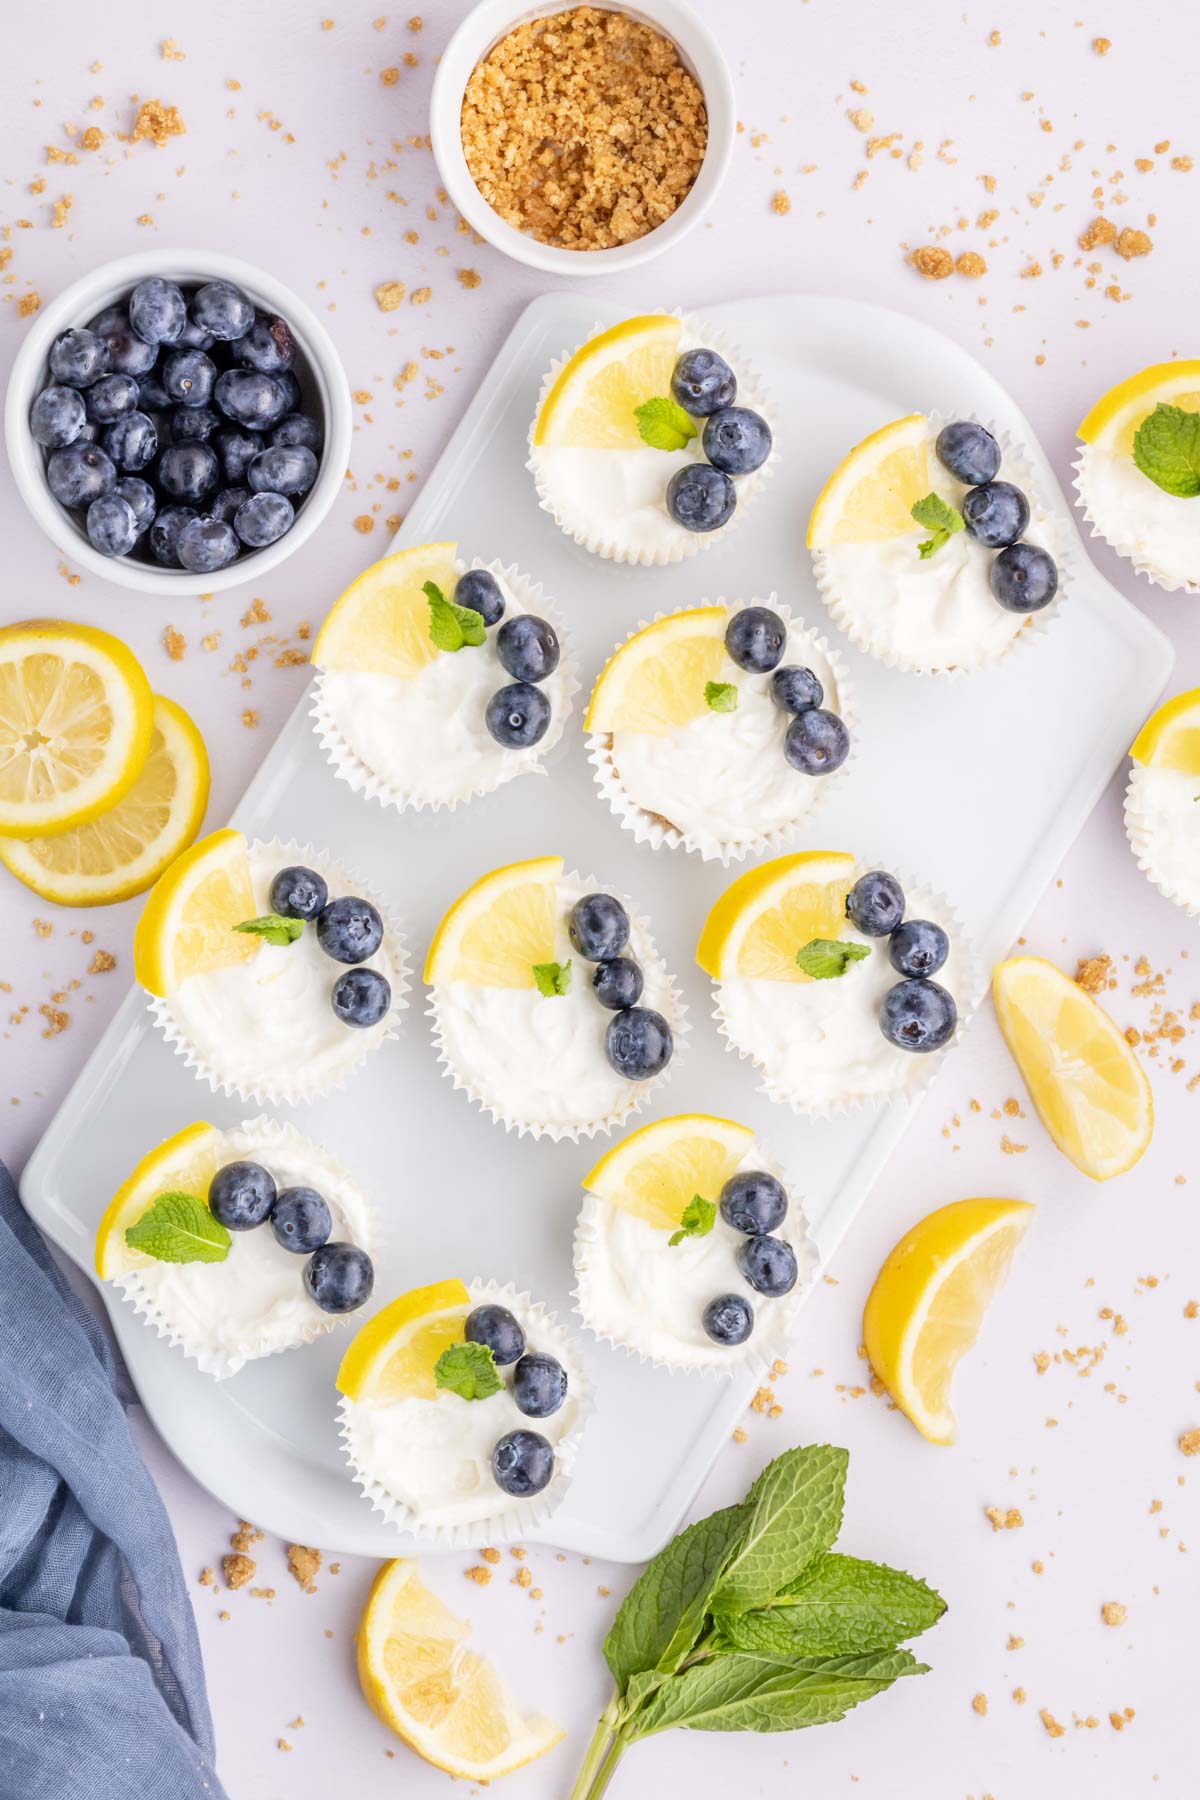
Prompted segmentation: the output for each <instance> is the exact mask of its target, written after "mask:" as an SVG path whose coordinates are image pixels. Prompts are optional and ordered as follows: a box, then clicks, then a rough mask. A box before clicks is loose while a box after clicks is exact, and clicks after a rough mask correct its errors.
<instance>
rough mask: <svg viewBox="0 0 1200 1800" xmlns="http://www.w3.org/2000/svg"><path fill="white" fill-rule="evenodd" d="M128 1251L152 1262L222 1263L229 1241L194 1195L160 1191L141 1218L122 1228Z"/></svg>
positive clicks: (215, 1220)
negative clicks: (134, 1252) (149, 1258)
mask: <svg viewBox="0 0 1200 1800" xmlns="http://www.w3.org/2000/svg"><path fill="white" fill-rule="evenodd" d="M125 1242H126V1243H127V1244H128V1245H129V1248H130V1249H131V1250H140V1251H141V1253H142V1255H143V1256H152V1257H153V1258H154V1260H155V1262H167V1263H193V1262H205V1263H215V1262H224V1261H225V1258H226V1257H227V1256H228V1255H229V1247H230V1244H231V1243H232V1242H233V1240H232V1238H231V1237H230V1235H229V1233H228V1232H227V1231H226V1229H225V1227H224V1225H222V1223H221V1221H220V1219H214V1218H213V1215H212V1214H211V1213H210V1212H209V1210H208V1208H207V1206H206V1205H205V1204H204V1202H203V1200H200V1199H198V1198H197V1196H196V1195H195V1194H185V1193H182V1192H177V1191H172V1192H170V1193H166V1194H160V1195H159V1196H158V1199H157V1200H155V1201H154V1203H153V1205H152V1206H149V1207H147V1209H146V1211H145V1212H144V1213H143V1214H142V1216H141V1218H140V1219H138V1220H137V1221H136V1223H134V1224H133V1225H130V1226H128V1227H127V1228H126V1231H125Z"/></svg>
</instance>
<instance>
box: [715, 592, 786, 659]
mask: <svg viewBox="0 0 1200 1800" xmlns="http://www.w3.org/2000/svg"><path fill="white" fill-rule="evenodd" d="M725 649H726V651H727V652H728V654H729V658H730V661H731V662H735V663H736V664H737V666H738V668H739V669H745V671H746V673H747V674H748V675H769V674H770V673H771V670H772V669H773V668H775V667H776V666H777V664H778V663H779V661H780V659H781V658H782V656H783V653H784V651H785V650H786V649H787V626H786V625H785V624H784V622H783V620H782V619H781V618H780V616H779V614H778V613H777V612H772V611H771V609H770V607H769V606H743V607H742V608H741V610H740V611H739V612H735V613H734V615H733V617H732V618H731V619H730V621H729V623H728V625H727V626H726V627H725Z"/></svg>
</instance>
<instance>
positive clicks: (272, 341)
mask: <svg viewBox="0 0 1200 1800" xmlns="http://www.w3.org/2000/svg"><path fill="white" fill-rule="evenodd" d="M233 355H234V361H235V362H240V363H241V364H242V366H243V367H244V368H247V369H257V370H258V372H259V374H260V375H282V373H283V371H284V370H285V369H290V368H291V366H292V362H293V360H294V359H295V355H296V340H295V338H294V337H293V336H292V330H291V326H290V325H289V324H288V323H287V321H286V319H281V318H280V317H279V316H278V314H277V313H259V315H258V317H257V318H256V319H255V321H254V323H253V325H252V326H251V327H250V329H249V331H247V332H246V333H245V334H244V336H242V337H239V338H238V341H237V344H236V345H235V347H234V352H233Z"/></svg>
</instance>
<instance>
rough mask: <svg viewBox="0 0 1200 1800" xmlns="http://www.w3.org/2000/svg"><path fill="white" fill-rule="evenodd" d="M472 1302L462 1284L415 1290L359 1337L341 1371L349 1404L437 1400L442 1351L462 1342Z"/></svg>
mask: <svg viewBox="0 0 1200 1800" xmlns="http://www.w3.org/2000/svg"><path fill="white" fill-rule="evenodd" d="M470 1310H471V1297H470V1295H469V1294H468V1292H467V1289H466V1284H465V1282H462V1281H457V1280H453V1281H435V1282H432V1283H431V1284H430V1286H428V1287H420V1288H410V1289H409V1291H408V1293H407V1294H401V1295H400V1296H399V1297H398V1298H397V1299H395V1300H393V1301H392V1303H391V1305H390V1306H385V1307H384V1308H383V1310H382V1312H377V1313H376V1314H375V1317H374V1318H373V1319H369V1320H368V1321H367V1323H366V1324H365V1325H364V1326H363V1327H362V1328H361V1330H359V1331H357V1332H356V1333H355V1336H354V1341H353V1342H352V1343H351V1345H350V1348H349V1349H348V1350H347V1352H346V1354H345V1356H344V1357H343V1358H342V1366H341V1368H340V1369H339V1370H338V1374H337V1385H338V1391H339V1393H342V1394H345V1396H346V1398H347V1399H348V1400H377V1401H389V1400H393V1401H394V1400H406V1399H414V1398H415V1399H421V1400H433V1399H434V1398H436V1395H437V1386H436V1383H435V1382H434V1379H433V1371H434V1368H435V1367H436V1365H437V1359H438V1357H439V1356H440V1355H441V1354H442V1351H443V1350H448V1349H449V1348H450V1346H451V1344H461V1343H462V1341H463V1323H464V1321H465V1319H466V1316H467V1314H468V1312H469V1311H470Z"/></svg>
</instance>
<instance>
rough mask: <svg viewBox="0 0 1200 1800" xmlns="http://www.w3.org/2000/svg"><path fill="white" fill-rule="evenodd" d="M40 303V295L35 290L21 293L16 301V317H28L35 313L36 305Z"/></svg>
mask: <svg viewBox="0 0 1200 1800" xmlns="http://www.w3.org/2000/svg"><path fill="white" fill-rule="evenodd" d="M41 304H42V296H41V295H40V294H39V293H37V292H36V291H34V292H32V293H28V294H22V295H21V298H20V299H19V300H18V301H17V317H18V319H28V318H29V317H30V315H31V314H32V313H35V312H36V311H37V309H38V307H39V306H40V305H41Z"/></svg>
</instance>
